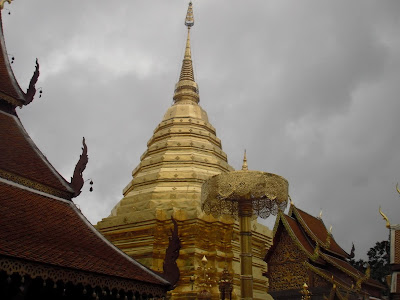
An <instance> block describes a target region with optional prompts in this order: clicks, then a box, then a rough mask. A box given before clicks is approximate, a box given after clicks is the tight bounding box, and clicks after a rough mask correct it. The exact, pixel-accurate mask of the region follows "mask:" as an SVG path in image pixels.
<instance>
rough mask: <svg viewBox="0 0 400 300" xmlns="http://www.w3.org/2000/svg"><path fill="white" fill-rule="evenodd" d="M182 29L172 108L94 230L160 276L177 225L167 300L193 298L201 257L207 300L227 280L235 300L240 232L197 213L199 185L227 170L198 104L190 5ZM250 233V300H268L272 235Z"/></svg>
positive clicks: (258, 230) (229, 222) (259, 228)
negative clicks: (174, 276) (173, 283)
mask: <svg viewBox="0 0 400 300" xmlns="http://www.w3.org/2000/svg"><path fill="white" fill-rule="evenodd" d="M185 25H186V26H187V29H188V32H187V41H186V47H185V54H184V58H183V63H182V68H181V72H180V77H179V81H178V82H177V84H176V85H175V90H174V95H173V104H172V106H171V107H170V108H169V109H168V110H167V112H166V113H165V115H164V117H163V119H162V120H161V122H160V123H159V124H158V126H157V127H156V128H155V130H154V133H153V136H152V137H151V138H150V140H149V141H148V143H147V150H146V151H145V152H144V153H143V155H142V156H141V158H140V160H141V161H140V163H139V165H138V166H137V167H136V168H135V169H134V170H133V171H132V179H131V180H130V182H129V183H128V185H127V186H126V188H125V189H124V190H123V198H122V200H121V201H120V202H119V203H117V204H116V205H115V207H114V209H113V210H112V211H111V214H110V215H109V216H108V217H107V218H104V219H103V220H102V221H100V222H98V224H97V225H96V228H97V229H98V230H99V231H100V232H101V233H102V234H103V235H104V236H105V237H106V238H107V239H108V240H109V241H111V242H112V243H113V244H115V245H116V246H117V247H119V248H120V249H122V250H123V251H124V252H125V253H127V254H128V255H130V256H132V257H133V258H135V259H137V260H138V261H140V262H141V263H143V264H145V265H146V266H147V267H149V268H151V269H154V270H161V268H162V259H163V257H164V252H165V249H166V245H167V241H166V240H165V238H164V237H165V236H166V234H167V233H168V231H169V228H170V226H171V220H170V219H171V216H172V217H173V218H174V219H175V220H177V223H178V227H179V236H180V239H181V241H182V248H181V250H180V253H179V259H178V267H179V270H180V279H179V282H178V284H177V287H176V288H175V289H174V290H173V291H172V292H171V295H170V296H171V299H196V297H197V294H198V292H199V289H200V284H201V279H202V275H201V272H200V271H199V267H202V263H201V260H202V258H203V257H204V256H205V257H206V259H207V265H206V266H205V268H206V269H207V270H208V271H207V272H208V273H209V277H210V278H209V284H210V286H211V287H210V291H211V294H212V297H213V299H219V286H218V282H219V281H220V279H221V276H223V275H224V274H225V275H224V276H227V274H230V275H231V276H233V292H232V299H238V297H240V255H239V254H240V242H239V234H238V232H239V225H238V223H237V222H235V221H234V220H233V219H232V218H229V217H219V218H214V217H212V216H208V215H205V214H204V212H202V210H201V187H202V184H203V183H204V181H205V180H206V179H208V178H210V177H211V176H213V175H216V174H220V173H223V172H229V171H232V170H233V168H232V167H231V166H230V165H229V164H228V159H227V155H226V154H225V153H224V151H223V150H222V145H221V141H220V139H219V138H218V137H217V136H216V130H215V128H214V127H213V126H212V125H211V123H210V122H209V120H208V116H207V113H206V112H205V111H204V110H203V109H202V108H201V106H200V105H199V102H200V95H199V89H198V85H197V83H196V81H195V78H194V75H193V66H192V56H191V45H190V33H191V28H192V26H193V25H194V17H193V7H192V3H189V8H188V11H187V15H186V19H185ZM164 101H165V100H164ZM166 101H168V99H167V100H166ZM207 101H209V100H207ZM252 229H253V232H252V239H253V276H254V299H268V298H269V295H268V294H267V278H265V277H264V276H263V275H262V274H263V273H264V272H265V271H266V270H267V269H266V268H267V265H266V263H265V262H264V261H263V258H264V256H265V253H266V250H267V249H268V248H269V247H270V244H271V231H270V230H269V229H268V228H267V227H265V226H263V225H261V224H259V223H257V221H253V223H252ZM224 270H225V271H224Z"/></svg>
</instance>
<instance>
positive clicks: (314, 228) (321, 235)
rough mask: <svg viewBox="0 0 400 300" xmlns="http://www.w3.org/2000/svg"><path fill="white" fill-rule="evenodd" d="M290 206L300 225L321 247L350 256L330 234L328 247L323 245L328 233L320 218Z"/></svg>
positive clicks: (345, 256) (343, 255)
mask: <svg viewBox="0 0 400 300" xmlns="http://www.w3.org/2000/svg"><path fill="white" fill-rule="evenodd" d="M292 208H293V209H292V212H293V213H294V214H295V215H296V217H298V218H299V223H300V224H301V225H302V227H303V228H304V230H305V231H306V232H307V233H308V235H309V236H310V237H311V238H312V239H314V240H315V241H316V242H318V243H319V244H320V246H321V247H323V248H325V249H326V250H328V251H330V252H333V253H335V254H337V255H340V256H342V257H344V258H349V257H350V256H349V254H348V253H347V252H346V251H344V250H343V249H342V248H341V247H340V246H339V245H338V244H337V243H336V241H335V239H334V238H333V236H331V239H330V244H329V247H324V246H325V244H326V241H327V238H328V234H329V233H328V230H327V229H326V227H325V224H324V222H323V221H322V220H321V219H319V218H316V217H314V216H312V215H310V214H308V213H306V212H305V211H303V210H301V209H299V208H297V207H295V206H293V207H292ZM293 213H292V215H293Z"/></svg>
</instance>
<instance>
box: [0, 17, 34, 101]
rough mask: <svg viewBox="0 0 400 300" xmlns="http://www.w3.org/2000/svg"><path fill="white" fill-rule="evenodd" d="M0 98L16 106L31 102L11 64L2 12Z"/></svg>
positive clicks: (0, 22)
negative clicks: (16, 77)
mask: <svg viewBox="0 0 400 300" xmlns="http://www.w3.org/2000/svg"><path fill="white" fill-rule="evenodd" d="M0 82H1V85H0V97H1V98H3V99H4V100H6V101H7V102H9V103H12V104H14V105H16V106H22V105H26V104H27V102H30V101H29V100H28V99H27V94H26V93H24V92H23V91H22V89H21V87H20V86H19V84H18V82H17V80H16V79H15V76H14V72H13V71H12V68H11V65H10V63H9V58H8V53H7V50H6V45H5V42H4V33H3V22H2V17H1V11H0Z"/></svg>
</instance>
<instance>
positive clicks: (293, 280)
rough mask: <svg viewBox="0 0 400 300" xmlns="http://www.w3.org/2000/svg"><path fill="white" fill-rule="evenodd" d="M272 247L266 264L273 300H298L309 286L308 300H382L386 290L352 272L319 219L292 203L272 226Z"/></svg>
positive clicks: (347, 258) (379, 284) (344, 252)
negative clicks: (309, 297)
mask: <svg viewBox="0 0 400 300" xmlns="http://www.w3.org/2000/svg"><path fill="white" fill-rule="evenodd" d="M273 232H274V237H273V246H272V247H271V248H270V249H269V251H268V253H267V255H266V257H265V261H266V262H267V263H268V272H267V273H266V275H267V276H268V278H269V293H270V294H271V296H272V297H273V298H274V299H275V300H279V299H301V294H300V291H301V290H302V287H303V285H304V284H306V286H308V289H309V292H310V293H311V295H312V298H311V299H329V300H333V299H340V300H341V299H347V300H351V299H382V298H381V292H382V290H383V289H384V288H385V287H384V286H383V285H382V284H381V283H380V282H378V281H376V280H374V279H372V278H370V276H369V270H368V269H367V271H366V274H363V273H362V272H360V271H359V270H357V269H355V268H354V267H353V266H352V265H351V264H350V263H349V259H350V258H352V257H354V248H353V249H352V251H351V253H350V254H348V253H347V252H346V251H344V250H343V249H342V248H341V247H340V246H339V245H338V244H337V242H336V241H335V239H334V238H333V235H332V233H331V231H330V230H329V231H328V230H327V228H326V227H325V224H324V222H323V221H322V216H320V217H318V218H317V217H314V216H311V215H310V214H308V213H307V212H305V211H303V210H301V209H299V208H297V207H296V206H295V205H294V204H293V203H291V206H290V209H289V212H288V214H285V213H283V212H282V211H281V212H280V213H279V214H278V217H277V219H276V222H275V226H274V231H273Z"/></svg>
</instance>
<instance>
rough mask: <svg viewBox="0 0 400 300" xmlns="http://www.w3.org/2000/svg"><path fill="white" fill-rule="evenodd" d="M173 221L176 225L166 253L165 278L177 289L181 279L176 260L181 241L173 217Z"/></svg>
mask: <svg viewBox="0 0 400 300" xmlns="http://www.w3.org/2000/svg"><path fill="white" fill-rule="evenodd" d="M171 220H172V223H173V224H174V230H172V229H171V237H170V238H169V243H168V247H167V250H166V251H165V259H164V264H163V275H164V278H165V279H167V280H168V281H169V282H170V283H171V286H172V287H175V286H176V283H177V282H178V280H179V277H180V272H179V267H178V265H177V264H176V260H177V259H178V257H179V250H180V249H181V239H180V238H179V235H178V224H177V222H176V221H175V219H174V218H173V217H172V216H171Z"/></svg>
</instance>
